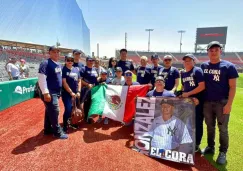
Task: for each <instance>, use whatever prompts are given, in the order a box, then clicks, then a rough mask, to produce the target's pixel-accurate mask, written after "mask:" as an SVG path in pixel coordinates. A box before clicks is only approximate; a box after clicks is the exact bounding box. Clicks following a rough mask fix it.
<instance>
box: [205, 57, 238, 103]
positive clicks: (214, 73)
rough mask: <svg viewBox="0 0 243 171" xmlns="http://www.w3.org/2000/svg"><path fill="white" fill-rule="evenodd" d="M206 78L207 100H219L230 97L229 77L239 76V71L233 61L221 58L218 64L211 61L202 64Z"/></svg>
mask: <svg viewBox="0 0 243 171" xmlns="http://www.w3.org/2000/svg"><path fill="white" fill-rule="evenodd" d="M201 68H202V70H203V74H204V78H205V85H206V89H205V100H212V101H218V100H223V99H228V97H229V79H234V78H238V77H239V75H238V72H237V70H236V68H235V66H234V64H232V63H231V62H228V61H225V60H221V61H220V62H219V63H217V64H212V63H210V62H209V61H208V62H204V63H203V64H202V65H201Z"/></svg>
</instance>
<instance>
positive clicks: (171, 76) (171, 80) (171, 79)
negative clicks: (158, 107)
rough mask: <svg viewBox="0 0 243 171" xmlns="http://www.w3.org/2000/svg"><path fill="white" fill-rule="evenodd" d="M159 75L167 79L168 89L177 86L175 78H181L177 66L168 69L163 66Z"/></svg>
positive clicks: (166, 85)
mask: <svg viewBox="0 0 243 171" xmlns="http://www.w3.org/2000/svg"><path fill="white" fill-rule="evenodd" d="M159 75H160V76H162V77H164V79H165V89H166V90H172V89H173V88H174V86H175V80H176V79H177V78H180V74H179V71H178V69H177V68H175V67H170V68H168V69H166V68H163V69H161V70H160V71H159Z"/></svg>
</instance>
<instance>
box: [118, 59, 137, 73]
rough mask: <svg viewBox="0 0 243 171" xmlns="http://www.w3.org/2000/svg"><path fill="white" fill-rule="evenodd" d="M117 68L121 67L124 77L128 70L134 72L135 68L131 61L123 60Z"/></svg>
mask: <svg viewBox="0 0 243 171" xmlns="http://www.w3.org/2000/svg"><path fill="white" fill-rule="evenodd" d="M117 67H121V68H122V72H123V73H122V75H123V76H124V73H125V72H126V71H127V70H130V71H133V70H134V66H133V63H132V62H130V61H122V60H119V61H118V63H117Z"/></svg>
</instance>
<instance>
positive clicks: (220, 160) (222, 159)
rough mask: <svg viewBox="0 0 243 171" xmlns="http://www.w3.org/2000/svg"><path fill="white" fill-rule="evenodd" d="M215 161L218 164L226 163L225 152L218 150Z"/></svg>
mask: <svg viewBox="0 0 243 171" xmlns="http://www.w3.org/2000/svg"><path fill="white" fill-rule="evenodd" d="M216 163H218V164H225V163H226V153H224V152H220V153H219V156H218V158H217V160H216Z"/></svg>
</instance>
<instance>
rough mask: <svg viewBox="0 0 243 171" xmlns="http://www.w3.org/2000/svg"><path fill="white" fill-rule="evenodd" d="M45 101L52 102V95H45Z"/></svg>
mask: <svg viewBox="0 0 243 171" xmlns="http://www.w3.org/2000/svg"><path fill="white" fill-rule="evenodd" d="M44 101H45V102H50V101H51V95H50V94H49V93H47V94H44Z"/></svg>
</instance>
